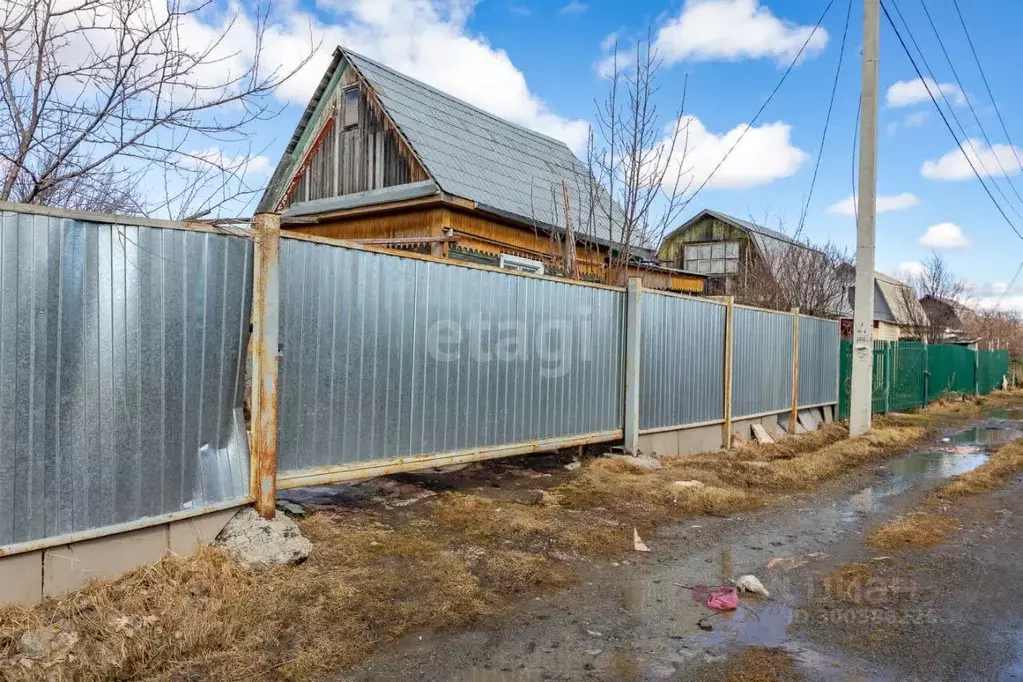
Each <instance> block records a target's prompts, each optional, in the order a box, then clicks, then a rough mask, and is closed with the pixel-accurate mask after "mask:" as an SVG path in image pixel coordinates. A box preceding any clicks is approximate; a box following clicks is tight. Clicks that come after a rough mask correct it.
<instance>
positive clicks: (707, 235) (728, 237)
mask: <svg viewBox="0 0 1023 682" xmlns="http://www.w3.org/2000/svg"><path fill="white" fill-rule="evenodd" d="M749 240H750V237H749V234H747V233H746V232H745V231H743V230H740V229H739V228H737V227H735V226H734V225H729V224H728V223H726V222H723V221H721V220H718V219H717V218H714V217H712V216H706V217H705V218H704V219H703V220H700V221H699V222H697V223H695V224H693V225H690V226H689V228H688V229H687V230H686V231H685V232H680V233H677V234H673V235H670V236H668V237H666V238H665V240H664V242H663V243H662V244H661V246H660V248H659V249H658V251H657V255H658V257H660V258H661V260H665V261H668V262H671V263H674V264H675V265H676V266H677V267H680V268H681V267H682V265H683V263H684V253H685V247H686V245H689V244H700V243H708V242H724V241H737V242H739V250H740V253H739V259H740V260H742V261H744V260H745V258H746V251H747V250H748V249H749Z"/></svg>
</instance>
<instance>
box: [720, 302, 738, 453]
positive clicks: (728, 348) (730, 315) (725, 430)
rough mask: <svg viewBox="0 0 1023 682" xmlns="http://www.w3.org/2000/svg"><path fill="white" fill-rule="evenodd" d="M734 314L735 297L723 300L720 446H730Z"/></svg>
mask: <svg viewBox="0 0 1023 682" xmlns="http://www.w3.org/2000/svg"><path fill="white" fill-rule="evenodd" d="M734 315H735V297H734V296H728V297H727V298H726V300H725V367H724V370H725V391H724V393H725V412H724V414H725V421H724V423H723V424H722V425H721V447H723V448H730V447H732V347H733V342H732V320H733V319H734Z"/></svg>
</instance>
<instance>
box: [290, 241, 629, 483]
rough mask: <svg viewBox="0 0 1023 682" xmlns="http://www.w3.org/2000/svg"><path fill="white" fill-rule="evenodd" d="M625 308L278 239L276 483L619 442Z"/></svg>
mask: <svg viewBox="0 0 1023 682" xmlns="http://www.w3.org/2000/svg"><path fill="white" fill-rule="evenodd" d="M624 304H625V296H624V292H622V291H620V290H612V289H608V288H598V287H591V286H578V285H571V284H562V283H560V282H555V281H550V280H543V279H537V278H527V277H521V276H516V275H513V274H511V273H508V274H505V273H500V272H493V271H488V270H482V269H474V268H467V267H462V266H458V265H446V264H441V263H436V262H429V261H424V260H415V259H410V258H402V257H398V256H391V255H384V254H380V253H373V252H368V251H362V250H356V249H346V248H343V247H337V246H331V245H325V244H315V243H311V242H307V241H300V240H295V239H282V241H281V335H280V339H281V347H282V350H281V361H280V388H279V396H280V403H279V413H280V432H279V433H280V435H279V442H278V458H279V464H280V468H281V469H282V470H299V469H304V468H309V467H323V466H338V465H350V464H355V463H360V462H372V461H374V460H385V459H393V458H400V457H412V456H419V455H427V454H436V453H446V452H456V451H461V450H481V449H485V448H487V447H493V446H498V445H506V444H512V443H521V442H527V441H539V440H544V439H548V438H554V437H565V436H577V435H585V434H592V433H598V432H606V431H620V430H621V429H622V422H623V410H622V393H623V388H622V381H623V376H622V371H623V365H622V358H623V356H624V353H623V349H622V343H623V336H622V333H623V319H624Z"/></svg>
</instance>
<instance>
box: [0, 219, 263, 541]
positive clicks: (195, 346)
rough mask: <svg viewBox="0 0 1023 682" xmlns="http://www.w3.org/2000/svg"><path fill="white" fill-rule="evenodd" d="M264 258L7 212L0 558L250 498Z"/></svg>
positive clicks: (176, 237) (130, 229) (138, 230)
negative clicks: (258, 274) (255, 278)
mask: <svg viewBox="0 0 1023 682" xmlns="http://www.w3.org/2000/svg"><path fill="white" fill-rule="evenodd" d="M251 262H252V243H251V242H250V240H248V239H246V238H244V237H235V236H229V235H224V234H214V233H210V232H201V231H188V230H183V229H164V228H161V227H154V226H143V225H135V224H132V223H131V221H126V222H124V223H99V222H91V221H87V220H80V219H70V218H67V217H60V215H59V214H56V215H53V214H47V213H45V212H42V213H40V214H36V215H32V214H26V213H21V212H11V211H2V212H0V549H2V546H4V545H9V544H12V543H25V542H28V541H32V540H38V539H40V538H49V537H55V536H64V535H68V534H71V533H76V532H80V531H84V530H88V529H95V528H99V527H104V526H113V525H115V524H123V523H127V522H132V521H136V520H138V519H142V518H146V517H153V516H159V515H162V514H168V513H173V512H181V511H187V510H199V509H201V508H203V507H204V506H207V505H211V504H214V503H219V502H224V501H228V500H232V499H236V498H246V497H247V496H248V494H249V468H248V467H249V458H248V443H247V439H246V433H245V422H244V417H243V415H242V393H243V390H244V365H243V358H244V354H243V351H244V349H245V347H246V344H247V342H248V338H247V336H248V326H249V304H250V292H251V289H252V284H251Z"/></svg>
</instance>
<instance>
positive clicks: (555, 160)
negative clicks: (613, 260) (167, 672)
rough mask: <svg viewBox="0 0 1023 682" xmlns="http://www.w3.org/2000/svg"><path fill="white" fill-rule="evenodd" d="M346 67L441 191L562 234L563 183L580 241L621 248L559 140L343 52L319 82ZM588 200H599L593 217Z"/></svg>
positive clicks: (608, 207)
mask: <svg viewBox="0 0 1023 682" xmlns="http://www.w3.org/2000/svg"><path fill="white" fill-rule="evenodd" d="M339 57H340V58H339ZM345 61H347V62H348V63H350V64H351V66H353V67H354V68H355V70H356V71H357V72H358V73H359V75H361V76H362V78H363V80H365V82H366V83H367V84H368V85H369V86H370V87H371V88H372V89H373V91H374V93H375V94H376V96H377V99H378V100H379V101H380V104H381V106H382V107H383V109H384V111H385V112H386V114H387V115H388V116H389V117H390V119H391V121H392V122H393V123H394V124H395V126H396V127H397V128H398V130H399V132H400V133H401V135H402V137H404V138H405V140H406V141H407V142H408V144H409V146H410V147H411V148H412V151H413V152H414V153H415V155H416V156H417V158H418V159H419V160H420V161H421V162H422V164H423V166H424V167H425V170H426V172H427V173H428V174H429V176H430V177H431V178H432V179H433V180H434V181H435V182H436V184H437V185H438V186H439V188H440V190H441V191H442V192H444V193H446V194H450V195H454V196H457V197H461V198H463V199H468V200H470V201H473V202H475V203H476V204H477V205H478V206H479V207H480V208H481V209H482V210H486V211H490V212H493V213H495V214H498V215H505V216H508V217H510V218H514V219H516V220H518V221H520V222H524V223H527V224H537V225H538V226H540V227H553V228H556V229H564V227H565V217H564V207H563V203H564V202H563V198H562V197H563V188H562V182H563V181H564V182H567V183H568V188H569V195H570V204H571V219H572V223H573V226H574V227H575V229H576V232H577V233H578V234H579V236H581V237H589V238H591V239H594V240H596V241H600V242H604V243H606V242H608V241H611V242H620V240H621V223H622V219H621V210H620V208H619V207H618V206H617V205H615V204H614V203H613V202H611V201H610V200H609V198H608V195H607V193H606V191H605V190H604V189H603V188H602V187H601V186H600V185H599V183H596V181H591V175H590V173H589V172H588V170H587V169H586V167H585V166H584V165H583V164H582V162H580V161H579V159H578V158H576V156H575V154H573V153H572V150H571V149H569V148H568V145H566V144H565V143H564V142H561V141H560V140H556V139H554V138H552V137H548V136H546V135H543V134H541V133H538V132H536V131H533V130H529V129H528V128H524V127H522V126H519V125H516V124H514V123H510V122H508V121H505V120H503V119H501V118H498V117H496V116H494V115H493V114H489V113H487V112H485V111H483V110H482V109H478V108H476V107H474V106H472V105H470V104H468V103H466V102H463V101H462V100H459V99H457V98H455V97H452V96H451V95H448V94H446V93H444V92H441V91H440V90H437V89H436V88H433V87H430V86H429V85H426V84H425V83H422V82H420V81H418V80H415V79H414V78H410V77H409V76H406V75H404V74H402V73H399V72H398V71H395V70H394V69H391V68H389V67H387V66H384V65H383V64H380V63H379V62H376V61H373V60H372V59H369V58H368V57H364V56H362V55H360V54H357V53H355V52H352V51H350V50H347V49H344V48H338V50H337V51H336V52H335V59H334V61H333V63H332V64H331V70H330V71H328V73H327V74H326V75H325V76H324V81H323V83H326V82H328V81H329V80H330V77H331V75H332V72H333V70H334V69H337V68H338V67H339V65H341V64H343V63H344V62H345ZM325 94H326V93H325V88H324V87H321V88H320V89H318V90H317V94H316V97H315V98H314V101H313V102H310V104H309V107H307V114H308V113H310V112H311V111H312V109H313V108H315V105H316V103H317V101H318V100H319V98H320V97H323V96H324V95H325ZM306 121H308V116H306V115H303V122H302V123H300V126H299V130H296V132H295V136H294V137H293V138H292V141H291V144H289V145H288V151H287V153H288V154H290V153H293V152H294V151H295V146H296V143H297V140H298V138H299V137H300V136H301V132H302V130H301V129H302V128H303V127H304V123H305V122H306ZM277 180H278V182H283V181H284V180H285V179H283V178H277ZM591 182H592V184H591ZM590 195H594V196H596V197H598V200H597V201H595V202H594V203H595V204H597V206H596V207H595V208H594V209H593V213H594V218H592V219H591V218H590V217H589V216H590V203H591V202H590V201H589V197H590ZM263 203H265V199H264V202H263ZM609 211H610V212H612V213H613V214H614V216H615V220H614V221H613V224H614V228H613V231H612V229H611V228H610V227H609V221H608V218H607V213H608V212H609ZM593 223H595V225H593Z"/></svg>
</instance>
